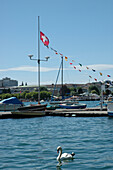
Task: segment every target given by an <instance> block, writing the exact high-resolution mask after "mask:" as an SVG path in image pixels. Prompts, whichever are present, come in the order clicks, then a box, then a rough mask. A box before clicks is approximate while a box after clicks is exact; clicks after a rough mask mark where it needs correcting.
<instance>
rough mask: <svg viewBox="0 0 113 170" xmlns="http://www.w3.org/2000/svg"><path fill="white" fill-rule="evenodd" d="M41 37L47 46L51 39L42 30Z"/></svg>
mask: <svg viewBox="0 0 113 170" xmlns="http://www.w3.org/2000/svg"><path fill="white" fill-rule="evenodd" d="M40 39H41V40H42V42H43V43H44V45H45V46H48V45H49V39H48V38H47V37H46V36H45V35H44V33H43V32H41V31H40Z"/></svg>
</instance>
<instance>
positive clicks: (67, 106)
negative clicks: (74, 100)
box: [59, 103, 87, 109]
mask: <svg viewBox="0 0 113 170" xmlns="http://www.w3.org/2000/svg"><path fill="white" fill-rule="evenodd" d="M59 106H60V107H61V108H62V109H85V108H86V106H87V105H86V104H79V103H78V104H60V105H59Z"/></svg>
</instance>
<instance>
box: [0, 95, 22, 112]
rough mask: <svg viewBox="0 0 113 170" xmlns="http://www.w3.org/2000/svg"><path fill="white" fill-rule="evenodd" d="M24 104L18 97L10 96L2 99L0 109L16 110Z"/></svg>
mask: <svg viewBox="0 0 113 170" xmlns="http://www.w3.org/2000/svg"><path fill="white" fill-rule="evenodd" d="M22 106H23V103H22V102H21V101H20V100H18V99H17V98H16V97H10V98H7V99H4V100H2V101H0V111H15V110H17V109H18V108H19V107H22Z"/></svg>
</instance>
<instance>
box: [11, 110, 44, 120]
mask: <svg viewBox="0 0 113 170" xmlns="http://www.w3.org/2000/svg"><path fill="white" fill-rule="evenodd" d="M11 113H12V115H13V118H27V117H40V116H45V111H29V110H28V111H15V112H11Z"/></svg>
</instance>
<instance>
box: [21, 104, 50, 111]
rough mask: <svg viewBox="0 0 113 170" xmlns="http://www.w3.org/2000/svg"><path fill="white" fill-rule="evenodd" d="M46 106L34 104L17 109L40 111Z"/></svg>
mask: <svg viewBox="0 0 113 170" xmlns="http://www.w3.org/2000/svg"><path fill="white" fill-rule="evenodd" d="M46 106H47V104H34V105H26V106H22V107H19V108H18V110H19V111H41V110H45V109H46Z"/></svg>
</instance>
